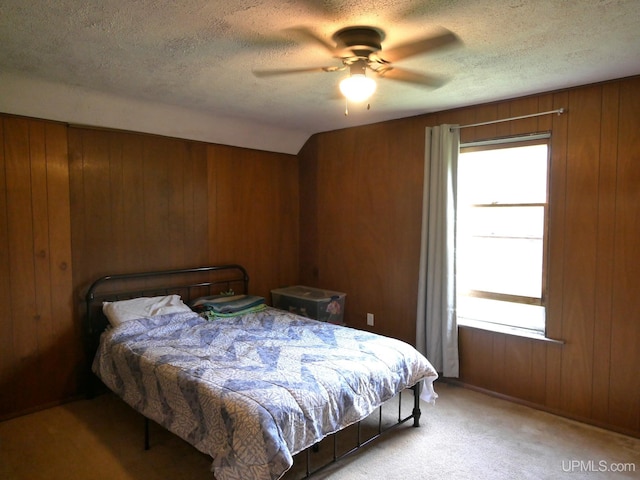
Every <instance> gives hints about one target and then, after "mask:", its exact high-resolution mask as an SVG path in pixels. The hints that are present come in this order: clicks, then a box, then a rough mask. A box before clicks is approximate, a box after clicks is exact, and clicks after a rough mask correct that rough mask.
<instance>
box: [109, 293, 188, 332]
mask: <svg viewBox="0 0 640 480" xmlns="http://www.w3.org/2000/svg"><path fill="white" fill-rule="evenodd" d="M102 311H103V312H104V314H105V315H106V316H107V318H108V319H109V323H110V324H111V325H113V326H114V327H117V326H118V325H120V324H121V323H123V322H127V321H129V320H135V319H136V318H144V317H153V316H155V315H165V314H167V313H176V312H190V311H191V309H190V308H189V307H188V306H187V305H185V304H184V303H183V302H182V299H181V298H180V295H165V296H161V297H140V298H132V299H130V300H120V301H117V302H102Z"/></svg>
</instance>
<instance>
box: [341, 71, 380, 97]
mask: <svg viewBox="0 0 640 480" xmlns="http://www.w3.org/2000/svg"><path fill="white" fill-rule="evenodd" d="M376 86H377V85H376V82H375V80H373V79H372V78H369V77H367V76H365V75H364V74H361V73H357V74H353V75H350V76H348V77H347V78H345V79H344V80H342V81H341V82H340V91H341V92H342V94H343V95H344V96H345V97H346V98H347V100H349V101H350V102H354V103H359V102H364V101H365V100H367V99H369V98H370V97H371V95H373V92H375V91H376Z"/></svg>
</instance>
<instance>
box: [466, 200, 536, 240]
mask: <svg viewBox="0 0 640 480" xmlns="http://www.w3.org/2000/svg"><path fill="white" fill-rule="evenodd" d="M459 215H463V216H464V217H463V218H462V222H463V226H464V228H465V230H466V231H465V232H464V233H465V235H473V236H484V237H520V238H542V236H543V235H544V207H543V206H527V207H475V208H474V207H471V208H466V209H465V208H463V207H461V208H460V211H459ZM459 219H460V217H459Z"/></svg>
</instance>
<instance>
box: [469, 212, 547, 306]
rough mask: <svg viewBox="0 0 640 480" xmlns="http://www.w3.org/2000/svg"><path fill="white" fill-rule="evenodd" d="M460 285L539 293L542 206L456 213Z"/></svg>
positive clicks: (537, 295) (531, 295) (521, 293)
mask: <svg viewBox="0 0 640 480" xmlns="http://www.w3.org/2000/svg"><path fill="white" fill-rule="evenodd" d="M458 222H459V223H458V226H459V230H458V246H457V248H458V254H457V259H458V264H457V267H458V270H457V274H458V289H459V291H460V292H461V293H463V292H465V291H468V290H481V291H486V292H496V293H505V294H510V295H521V296H526V297H535V298H540V297H541V295H542V258H543V235H544V207H541V206H528V207H486V208H483V207H475V208H468V209H463V210H461V211H460V213H459V217H458Z"/></svg>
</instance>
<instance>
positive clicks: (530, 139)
mask: <svg viewBox="0 0 640 480" xmlns="http://www.w3.org/2000/svg"><path fill="white" fill-rule="evenodd" d="M532 145H546V146H547V158H546V185H545V199H544V200H545V201H544V203H512V204H506V203H504V204H482V203H480V204H475V205H473V206H474V207H479V208H496V207H501V208H509V207H530V206H534V207H543V216H544V218H543V231H542V265H541V278H540V298H538V297H528V296H523V295H514V294H506V293H498V292H489V291H481V290H469V291H466V292H465V294H464V296H467V297H474V298H484V299H488V300H498V301H504V302H509V303H516V304H524V305H535V306H540V307H542V308H543V309H544V329H543V330H539V329H534V328H527V327H526V326H522V325H516V324H515V323H511V324H506V323H502V322H495V323H492V322H490V321H486V320H477V319H468V318H464V320H463V321H462V322H460V324H462V325H470V326H479V327H480V328H485V329H489V330H495V331H505V330H506V331H508V332H512V331H515V332H521V333H524V335H526V336H531V335H532V336H534V337H537V336H541V337H542V338H546V336H545V335H546V329H547V316H548V313H547V299H548V260H549V197H550V172H551V132H539V133H534V134H529V135H515V136H509V137H500V138H495V139H486V140H479V141H472V142H464V143H461V144H460V147H459V153H460V154H462V153H468V152H477V151H487V150H499V149H503V148H515V147H525V146H532ZM457 196H458V193H456V202H457ZM456 223H457V220H456ZM456 230H457V228H456ZM456 242H457V241H456ZM456 261H457V249H456ZM456 269H457V268H456ZM457 295H458V293H457V281H456V296H457Z"/></svg>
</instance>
